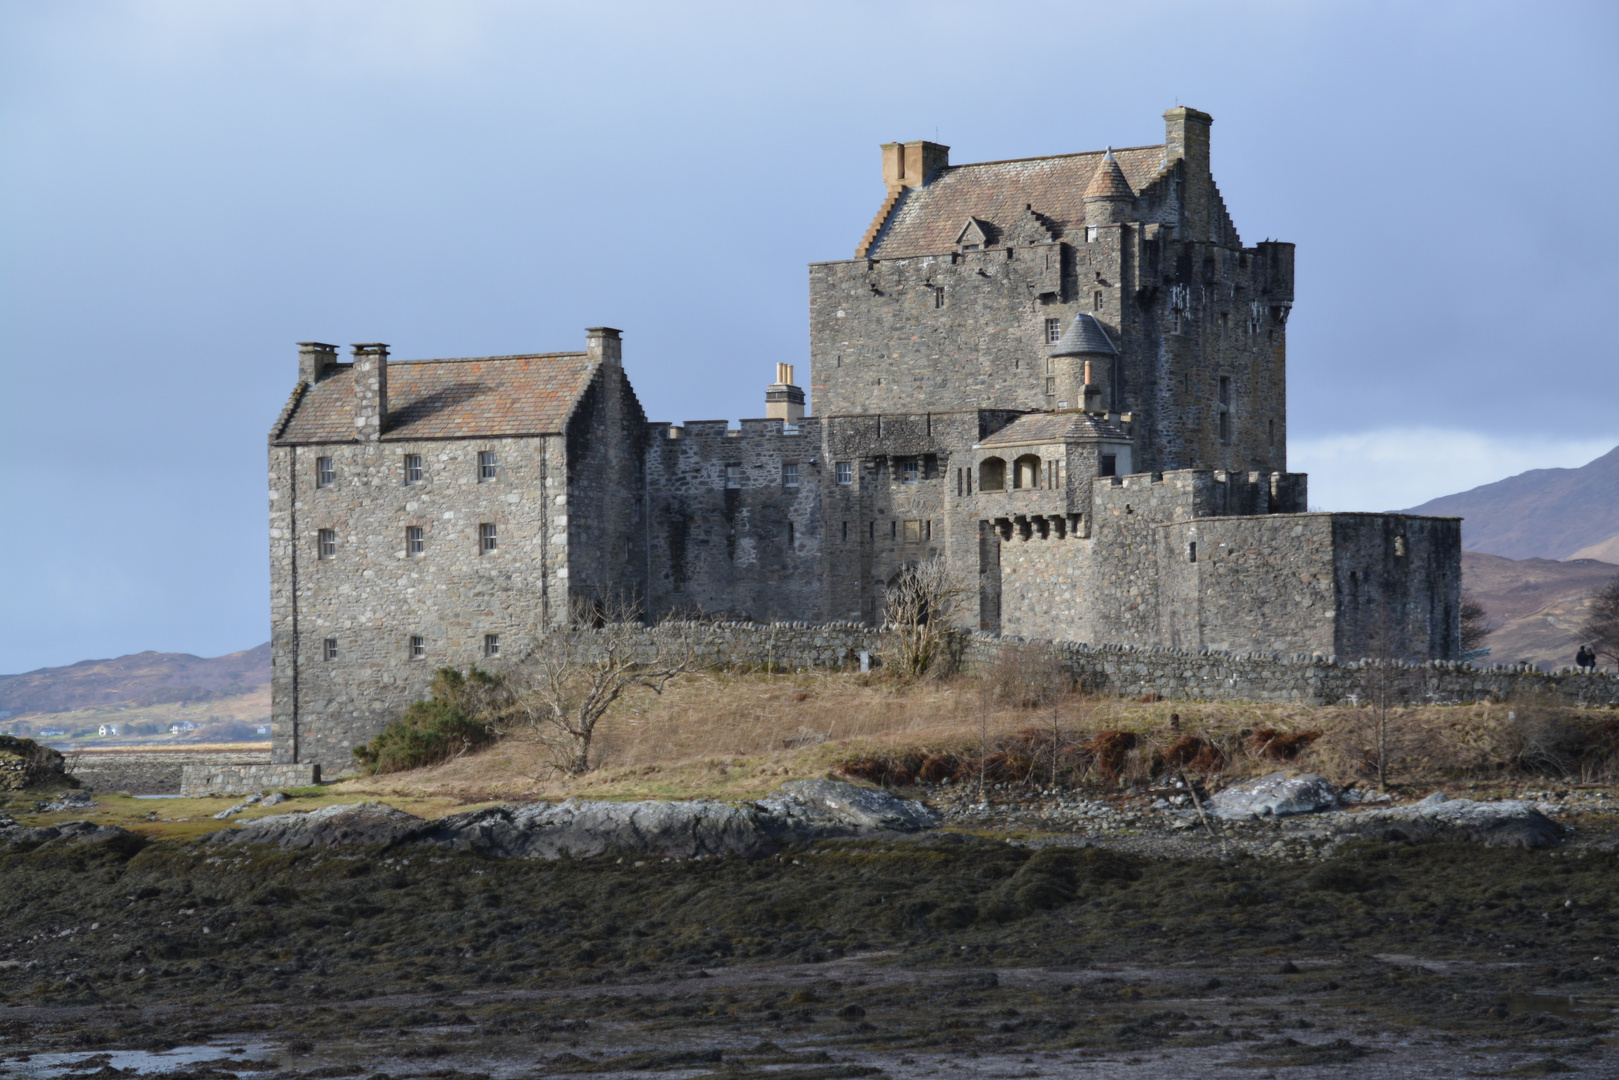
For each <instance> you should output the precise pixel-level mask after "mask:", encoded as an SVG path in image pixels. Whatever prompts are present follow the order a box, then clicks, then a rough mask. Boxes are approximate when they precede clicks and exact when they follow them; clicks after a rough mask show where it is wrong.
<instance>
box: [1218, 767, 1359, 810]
mask: <svg viewBox="0 0 1619 1080" xmlns="http://www.w3.org/2000/svg"><path fill="white" fill-rule="evenodd" d="M1337 805H1338V789H1337V788H1336V787H1333V786H1332V784H1330V783H1328V781H1327V778H1326V777H1324V776H1317V775H1316V774H1315V773H1303V772H1289V771H1286V770H1284V771H1282V772H1273V773H1271V774H1270V775H1269V776H1261V777H1259V778H1258V779H1257V780H1245V781H1242V782H1241V783H1237V784H1232V785H1231V786H1230V787H1228V788H1225V789H1224V790H1223V791H1221V792H1219V794H1217V795H1214V796H1212V797H1211V798H1210V799H1209V800H1208V801H1207V802H1205V803H1204V804H1203V809H1204V811H1205V812H1206V813H1207V814H1208V815H1209V816H1210V817H1216V818H1220V819H1222V820H1226V821H1231V820H1239V821H1240V820H1244V819H1247V818H1265V817H1282V816H1284V815H1287V814H1313V813H1316V812H1318V811H1321V810H1330V809H1331V808H1333V807H1334V806H1337Z"/></svg>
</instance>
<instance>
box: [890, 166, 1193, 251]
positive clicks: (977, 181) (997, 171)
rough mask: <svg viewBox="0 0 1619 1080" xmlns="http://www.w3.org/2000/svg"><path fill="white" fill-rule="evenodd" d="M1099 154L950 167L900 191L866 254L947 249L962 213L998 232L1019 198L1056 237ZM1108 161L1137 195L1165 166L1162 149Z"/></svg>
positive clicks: (1019, 205)
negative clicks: (927, 181) (1044, 220)
mask: <svg viewBox="0 0 1619 1080" xmlns="http://www.w3.org/2000/svg"><path fill="white" fill-rule="evenodd" d="M1103 153H1104V151H1101V150H1097V151H1094V152H1092V153H1088V154H1063V155H1060V156H1058V157H1044V158H1025V159H1024V160H1022V161H989V162H985V163H983V164H980V165H952V166H950V167H949V168H947V169H944V170H941V171H940V173H939V175H938V176H937V177H936V178H935V179H934V180H933V182H932V183H930V184H928V185H927V186H926V187H921V188H911V189H908V190H907V191H906V192H905V194H904V197H903V198H901V199H900V201H899V205H897V206H896V207H895V208H894V210H893V212H892V213H891V214H890V215H889V220H888V224H887V227H886V228H885V229H884V230H883V233H882V235H881V237H879V239H878V241H877V243H875V244H873V245H872V247H871V250H870V251H868V252H867V256H868V257H869V258H873V259H897V258H906V257H909V256H912V255H938V254H942V253H944V252H946V251H952V250H954V248H955V246H956V237H957V236H958V235H959V234H960V233H961V229H962V226H964V225H966V224H967V219H968V218H969V217H978V218H983V219H984V220H985V221H989V222H992V223H993V224H995V225H996V226H997V227H998V228H999V229H1000V230H1002V231H1004V230H1005V229H1006V228H1007V227H1008V226H1009V225H1011V224H1012V222H1013V221H1015V220H1016V219H1017V218H1018V217H1019V216H1020V215H1021V214H1022V213H1023V206H1024V204H1025V203H1027V204H1029V205H1030V206H1032V207H1033V208H1034V212H1035V213H1037V214H1040V215H1042V216H1044V217H1045V218H1047V219H1048V220H1050V221H1051V223H1052V224H1053V225H1055V226H1056V227H1057V229H1058V231H1059V239H1060V238H1061V235H1062V234H1066V233H1068V232H1071V231H1072V230H1073V229H1075V228H1076V227H1080V226H1083V225H1084V224H1085V190H1086V188H1087V187H1089V186H1090V182H1091V178H1092V177H1093V176H1094V175H1095V173H1096V170H1097V167H1098V166H1099V165H1101V163H1102V155H1103ZM1113 158H1114V160H1115V161H1116V162H1118V166H1119V169H1120V170H1121V171H1122V172H1123V174H1124V179H1125V181H1126V182H1127V183H1128V184H1129V185H1130V187H1131V189H1132V190H1134V191H1137V192H1139V191H1141V189H1142V188H1144V187H1146V186H1147V185H1148V184H1149V183H1150V182H1151V181H1152V180H1153V179H1154V178H1155V177H1156V176H1157V175H1158V174H1159V172H1161V171H1162V170H1163V168H1164V167H1165V165H1166V161H1165V159H1164V147H1162V146H1136V147H1131V148H1130V149H1127V150H1115V151H1113Z"/></svg>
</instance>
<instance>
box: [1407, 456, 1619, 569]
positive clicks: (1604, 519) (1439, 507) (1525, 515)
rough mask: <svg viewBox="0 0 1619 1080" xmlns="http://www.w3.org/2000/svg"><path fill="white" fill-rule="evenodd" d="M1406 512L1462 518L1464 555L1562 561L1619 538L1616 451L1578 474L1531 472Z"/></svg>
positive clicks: (1566, 470)
mask: <svg viewBox="0 0 1619 1080" xmlns="http://www.w3.org/2000/svg"><path fill="white" fill-rule="evenodd" d="M1406 513H1409V514H1436V515H1439V516H1441V517H1459V518H1462V519H1463V521H1462V546H1463V547H1464V548H1466V549H1467V550H1469V551H1487V552H1489V553H1491V554H1493V555H1504V556H1506V557H1507V558H1509V559H1529V558H1542V559H1567V558H1570V557H1572V556H1574V554H1575V553H1576V552H1580V551H1581V549H1582V548H1585V547H1587V546H1588V545H1594V544H1600V543H1602V542H1603V541H1605V540H1608V539H1609V538H1611V537H1613V536H1615V535H1619V446H1616V447H1614V448H1613V449H1612V450H1610V451H1608V452H1607V453H1606V454H1603V455H1602V456H1601V457H1599V458H1597V459H1596V460H1595V461H1592V462H1588V463H1587V464H1585V465H1581V466H1580V467H1579V468H1578V469H1531V470H1529V471H1528V472H1524V473H1519V474H1518V475H1517V476H1509V477H1507V478H1506V479H1505V480H1498V481H1496V482H1495V483H1493V484H1485V485H1484V486H1483V487H1476V488H1474V489H1473V490H1471V491H1463V492H1461V493H1459V494H1456V495H1445V496H1443V497H1441V498H1438V499H1433V500H1431V501H1430V502H1425V503H1423V504H1422V505H1421V506H1414V507H1412V508H1411V509H1410V510H1407V511H1406Z"/></svg>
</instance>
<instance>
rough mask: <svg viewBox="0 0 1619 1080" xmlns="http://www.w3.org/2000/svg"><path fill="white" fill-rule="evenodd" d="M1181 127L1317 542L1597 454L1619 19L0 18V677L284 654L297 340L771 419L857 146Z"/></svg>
mask: <svg viewBox="0 0 1619 1080" xmlns="http://www.w3.org/2000/svg"><path fill="white" fill-rule="evenodd" d="M1177 104H1185V105H1191V106H1194V107H1196V108H1199V109H1202V110H1204V111H1206V112H1209V113H1211V114H1213V116H1214V118H1215V123H1214V127H1213V133H1212V161H1213V169H1214V173H1215V176H1216V179H1217V181H1218V182H1219V185H1220V189H1221V192H1222V194H1223V195H1224V197H1225V200H1226V203H1227V206H1228V207H1229V209H1230V211H1231V214H1232V217H1233V219H1234V220H1235V222H1236V224H1237V227H1238V229H1239V231H1240V232H1241V234H1242V237H1243V240H1244V242H1245V243H1248V244H1252V243H1255V242H1257V241H1259V240H1262V239H1266V238H1277V239H1283V240H1289V241H1293V242H1294V243H1296V244H1297V245H1298V256H1297V302H1296V304H1295V306H1294V309H1293V313H1292V315H1291V317H1290V319H1289V323H1288V339H1289V341H1288V344H1289V381H1288V405H1289V409H1290V414H1289V428H1290V432H1291V437H1290V443H1289V447H1288V449H1289V465H1290V467H1291V468H1293V469H1295V470H1302V471H1308V472H1310V473H1311V481H1310V491H1311V495H1310V502H1311V504H1312V506H1317V507H1320V508H1323V509H1331V510H1383V509H1393V508H1399V507H1405V506H1411V505H1415V504H1417V503H1420V502H1422V501H1424V500H1426V499H1429V498H1433V497H1435V496H1438V495H1443V494H1448V493H1451V492H1454V491H1459V490H1465V489H1467V488H1470V487H1474V486H1476V485H1478V484H1482V483H1487V482H1489V481H1493V480H1497V479H1500V478H1502V477H1505V476H1508V475H1511V474H1513V473H1517V472H1520V471H1523V470H1524V469H1528V468H1543V467H1550V466H1576V465H1580V464H1583V463H1584V462H1586V461H1588V460H1590V459H1591V458H1594V457H1596V456H1598V455H1599V454H1600V453H1602V452H1604V451H1605V450H1607V449H1608V448H1610V447H1611V446H1613V445H1614V444H1615V443H1616V442H1619V363H1616V362H1615V361H1616V359H1619V356H1616V349H1615V345H1614V335H1613V329H1612V322H1613V315H1614V312H1615V297H1616V295H1619V265H1616V260H1619V254H1616V253H1619V243H1616V241H1619V212H1616V210H1615V200H1614V198H1613V192H1614V185H1615V180H1614V177H1615V175H1616V168H1615V166H1616V165H1619V122H1616V121H1615V116H1616V115H1619V110H1616V105H1619V7H1616V6H1615V5H1613V4H1611V3H1560V2H1555V0H1537V2H1534V3H1489V2H1480V0H1468V2H1460V3H1446V2H1430V3H1423V4H1412V3H1409V2H1402V3H1388V4H1380V3H1376V2H1366V0H1356V2H1350V3H1298V2H1254V3H1244V2H1235V0H1234V2H1228V3H1218V4H1215V3H1152V2H1132V3H1129V4H1121V3H1117V2H1116V0H1109V2H1106V3H1090V2H1075V0H1068V2H1064V3H1039V2H1020V0H998V2H996V3H993V4H990V3H987V2H985V0H979V2H977V3H959V2H953V0H928V2H925V3H907V2H874V0H867V2H862V3H796V4H793V3H773V4H759V3H754V4H742V3H708V4H705V3H681V2H671V0H665V2H659V3H618V2H614V0H598V2H595V3H591V4H588V5H587V4H579V3H555V4H553V3H543V2H528V3H506V2H496V0H454V2H444V3H437V2H423V0H387V2H380V0H379V2H374V3H368V2H346V0H274V2H269V0H265V2H255V0H239V2H233V3H219V2H217V0H168V2H162V0H152V2H137V3H114V2H94V0H83V2H75V0H64V2H61V3H38V2H35V0H0V379H3V382H0V387H3V389H0V453H3V454H4V455H5V462H6V467H5V468H4V469H0V513H3V520H4V521H5V522H6V523H7V524H8V525H9V527H8V528H4V529H0V672H17V671H23V670H29V669H32V668H36V667H40V666H45V665H56V664H66V663H72V662H74V661H77V660H80V659H86V658H90V657H103V656H114V655H120V654H123V653H128V652H136V651H140V650H144V649H156V650H160V651H183V652H193V653H198V654H201V655H210V656H211V655H218V654H221V653H225V652H230V651H234V650H237V649H244V648H250V647H252V646H253V645H256V644H258V643H259V642H261V641H263V640H265V639H266V638H268V636H269V610H268V609H269V604H268V589H269V572H268V553H267V548H268V541H267V539H266V534H267V525H266V490H267V484H266V477H265V468H266V464H265V438H266V433H267V431H268V429H269V426H270V423H271V421H272V420H273V419H274V418H275V416H276V414H277V413H278V412H279V411H280V409H281V406H282V404H283V402H284V401H285V400H286V397H287V395H288V393H289V392H290V391H291V389H292V387H293V385H294V383H295V381H296V373H297V350H296V345H295V344H294V343H295V342H297V341H302V340H317V341H330V342H338V343H350V342H356V341H383V342H387V343H389V344H390V346H391V347H392V350H393V355H394V356H395V357H396V358H398V359H411V358H422V357H447V356H469V355H491V354H500V353H513V352H526V351H541V350H554V349H577V348H582V347H583V342H584V328H585V327H587V326H594V325H602V324H605V325H610V326H616V327H619V328H621V329H623V331H624V342H625V344H624V350H625V367H626V369H627V370H628V372H629V374H630V377H631V379H632V380H633V382H634V384H635V386H636V389H637V392H638V394H639V396H640V398H641V400H642V402H643V404H644V405H645V406H646V409H647V412H648V414H649V416H651V417H652V418H653V419H657V420H668V421H673V422H679V421H682V420H688V419H718V418H721V417H726V418H730V419H733V420H734V419H737V418H740V417H744V416H757V415H760V413H761V411H762V409H761V405H762V394H763V390H764V386H765V384H766V383H768V382H769V381H771V379H772V378H773V374H774V365H775V363H776V362H778V361H785V362H788V363H794V364H798V365H804V364H806V363H807V354H808V342H809V332H808V285H807V274H806V270H805V264H806V263H808V262H811V261H822V260H829V259H840V258H848V257H850V256H851V255H852V254H853V251H854V247H855V244H856V243H857V242H858V241H859V239H860V236H861V234H862V233H863V232H864V230H865V228H866V225H867V223H868V222H869V221H870V219H871V217H872V215H873V213H874V212H875V211H876V209H877V207H878V205H879V203H880V202H881V200H882V196H883V188H882V183H881V175H880V168H879V160H880V159H879V152H878V146H879V145H880V144H881V143H883V142H887V141H893V140H910V139H919V138H925V139H933V140H936V141H939V142H943V143H946V144H948V145H949V146H950V147H951V151H950V154H951V159H952V160H953V161H957V162H967V161H988V160H996V159H1002V158H1014V157H1032V156H1038V155H1043V154H1055V153H1066V152H1072V151H1078V150H1091V149H1097V148H1100V147H1102V146H1106V145H1113V146H1132V145H1142V144H1151V143H1159V142H1162V141H1163V121H1162V118H1161V117H1162V113H1163V111H1164V110H1165V109H1167V108H1170V107H1172V106H1174V105H1177ZM798 381H799V382H800V383H803V384H807V383H808V378H807V375H806V373H805V372H804V371H803V370H802V368H800V371H799V377H798ZM813 405H814V403H813V401H812V402H811V407H812V409H813Z"/></svg>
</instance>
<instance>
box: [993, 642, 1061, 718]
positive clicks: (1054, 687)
mask: <svg viewBox="0 0 1619 1080" xmlns="http://www.w3.org/2000/svg"><path fill="white" fill-rule="evenodd" d="M984 677H985V679H987V680H988V682H989V687H990V692H991V694H993V695H994V698H995V700H996V702H998V703H999V704H1001V705H1007V706H1011V707H1012V708H1014V709H1039V708H1043V707H1045V706H1047V705H1049V704H1051V703H1052V702H1053V701H1056V700H1057V699H1059V698H1061V697H1062V696H1064V695H1065V694H1067V693H1068V692H1069V690H1071V689H1072V688H1073V679H1072V677H1071V676H1070V675H1069V673H1068V668H1067V665H1065V664H1064V663H1063V655H1062V652H1061V651H1060V650H1058V649H1057V648H1056V647H1055V646H1053V645H1051V644H1049V643H1047V642H1039V641H1026V642H1014V643H1012V644H1008V645H1003V646H1002V647H1001V651H1000V655H998V656H997V657H996V658H995V663H994V664H993V665H992V666H991V667H990V669H989V671H988V672H987V673H986V674H985V676H984Z"/></svg>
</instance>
